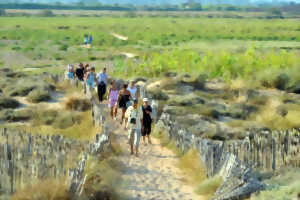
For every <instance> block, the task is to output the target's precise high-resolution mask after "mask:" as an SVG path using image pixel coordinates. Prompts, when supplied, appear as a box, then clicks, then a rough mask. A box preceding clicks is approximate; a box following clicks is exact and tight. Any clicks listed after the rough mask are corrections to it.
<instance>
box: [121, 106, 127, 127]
mask: <svg viewBox="0 0 300 200" xmlns="http://www.w3.org/2000/svg"><path fill="white" fill-rule="evenodd" d="M125 112H126V109H125V108H122V119H121V125H122V124H123V121H124V118H125Z"/></svg>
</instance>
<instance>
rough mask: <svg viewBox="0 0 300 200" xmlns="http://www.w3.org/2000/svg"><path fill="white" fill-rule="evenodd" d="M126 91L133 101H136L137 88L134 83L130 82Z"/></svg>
mask: <svg viewBox="0 0 300 200" xmlns="http://www.w3.org/2000/svg"><path fill="white" fill-rule="evenodd" d="M127 90H129V92H130V96H131V98H132V99H133V100H135V99H137V88H136V87H135V85H134V81H130V84H129V86H128V88H127Z"/></svg>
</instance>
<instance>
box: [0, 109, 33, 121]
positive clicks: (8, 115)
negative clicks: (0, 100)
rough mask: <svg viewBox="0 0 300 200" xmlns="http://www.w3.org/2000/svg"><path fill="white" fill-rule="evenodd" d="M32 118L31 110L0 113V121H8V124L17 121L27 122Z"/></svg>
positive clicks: (3, 111)
mask: <svg viewBox="0 0 300 200" xmlns="http://www.w3.org/2000/svg"><path fill="white" fill-rule="evenodd" d="M31 117H32V111H31V110H28V109H27V110H16V111H15V110H12V109H8V110H2V111H0V120H3V121H8V122H19V121H27V120H30V119H31Z"/></svg>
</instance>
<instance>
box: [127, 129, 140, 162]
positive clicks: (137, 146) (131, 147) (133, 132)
mask: <svg viewBox="0 0 300 200" xmlns="http://www.w3.org/2000/svg"><path fill="white" fill-rule="evenodd" d="M135 131H136V130H130V139H129V144H130V151H131V155H133V154H134V149H135V156H136V157H138V156H139V141H136V142H137V144H136V145H135V148H134V143H135V142H134V141H135V139H137V140H139V136H136V133H135ZM135 137H137V138H135Z"/></svg>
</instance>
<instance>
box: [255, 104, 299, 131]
mask: <svg viewBox="0 0 300 200" xmlns="http://www.w3.org/2000/svg"><path fill="white" fill-rule="evenodd" d="M279 106H281V103H280V101H279V100H276V99H271V100H269V101H268V103H267V104H266V105H265V106H264V107H263V108H262V109H261V111H260V113H259V114H257V115H256V116H255V119H254V121H255V122H257V123H259V124H261V125H263V126H265V127H268V128H270V129H273V130H275V129H280V130H284V129H290V128H299V127H300V106H298V105H290V106H286V110H287V113H286V115H284V116H283V115H281V114H280V113H278V108H279Z"/></svg>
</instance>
